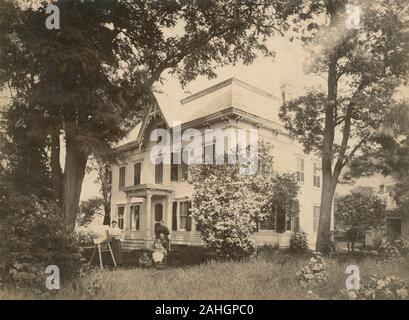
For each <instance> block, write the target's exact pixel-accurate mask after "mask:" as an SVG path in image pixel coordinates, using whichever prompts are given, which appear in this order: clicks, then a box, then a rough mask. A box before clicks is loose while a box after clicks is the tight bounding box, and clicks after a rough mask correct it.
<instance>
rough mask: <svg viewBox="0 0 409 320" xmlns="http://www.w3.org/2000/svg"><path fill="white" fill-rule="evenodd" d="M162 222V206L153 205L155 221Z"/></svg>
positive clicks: (159, 204)
mask: <svg viewBox="0 0 409 320" xmlns="http://www.w3.org/2000/svg"><path fill="white" fill-rule="evenodd" d="M162 220H163V206H162V203H157V204H155V221H156V222H160V221H162Z"/></svg>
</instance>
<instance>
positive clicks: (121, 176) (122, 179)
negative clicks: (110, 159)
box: [119, 167, 125, 188]
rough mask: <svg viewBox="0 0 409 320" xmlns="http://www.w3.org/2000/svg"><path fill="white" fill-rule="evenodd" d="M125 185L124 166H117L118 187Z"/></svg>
mask: <svg viewBox="0 0 409 320" xmlns="http://www.w3.org/2000/svg"><path fill="white" fill-rule="evenodd" d="M123 187H125V167H120V168H119V188H123Z"/></svg>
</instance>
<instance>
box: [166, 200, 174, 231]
mask: <svg viewBox="0 0 409 320" xmlns="http://www.w3.org/2000/svg"><path fill="white" fill-rule="evenodd" d="M172 208H173V207H172V199H171V197H170V195H169V196H168V198H167V199H166V226H167V227H168V229H169V231H172V210H173V209H172Z"/></svg>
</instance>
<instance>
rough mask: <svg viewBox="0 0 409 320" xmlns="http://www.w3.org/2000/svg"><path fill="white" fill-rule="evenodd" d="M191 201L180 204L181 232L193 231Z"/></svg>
mask: <svg viewBox="0 0 409 320" xmlns="http://www.w3.org/2000/svg"><path fill="white" fill-rule="evenodd" d="M191 207H192V202H191V201H184V202H179V230H186V231H191V230H192V216H191V212H190V209H191Z"/></svg>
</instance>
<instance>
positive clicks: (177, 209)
mask: <svg viewBox="0 0 409 320" xmlns="http://www.w3.org/2000/svg"><path fill="white" fill-rule="evenodd" d="M158 102H159V105H157V106H152V107H151V109H150V111H149V112H148V114H147V116H146V117H145V119H144V120H143V122H142V123H141V124H139V125H138V127H137V129H136V130H137V134H136V135H135V137H134V138H133V139H131V141H130V142H127V143H125V144H122V145H119V146H118V147H117V148H116V150H117V151H118V152H119V153H120V157H119V162H118V163H116V164H113V165H112V208H111V209H112V211H111V212H112V214H111V219H115V220H117V221H118V224H119V227H120V228H121V229H123V233H124V243H123V245H124V248H126V249H138V248H150V247H151V245H152V243H153V240H154V231H153V230H154V226H155V223H157V222H158V221H160V220H163V221H164V222H165V224H166V225H167V226H168V228H169V230H170V231H171V243H172V245H189V246H197V245H201V238H200V232H199V231H197V230H196V226H195V222H194V221H193V219H192V218H191V216H190V208H191V196H192V193H193V188H192V186H191V185H190V184H189V183H188V182H187V181H186V178H187V165H186V164H179V165H171V164H163V163H160V164H155V163H154V162H153V161H151V160H150V153H151V151H152V148H153V146H154V143H153V142H151V141H150V134H151V132H152V130H154V129H155V128H164V129H167V130H169V132H170V133H172V132H173V130H174V129H175V128H174V123H175V121H178V122H180V123H181V130H182V132H183V131H184V130H186V129H189V128H194V129H198V130H200V132H201V133H203V132H204V130H205V129H206V128H214V129H225V128H230V129H234V130H239V129H240V130H246V132H250V131H251V130H254V129H255V128H256V129H258V138H259V139H262V140H264V141H269V142H270V143H271V144H272V145H273V156H274V163H273V164H272V165H273V166H274V170H276V171H277V172H281V173H284V172H287V173H294V172H295V173H296V174H297V179H298V181H299V184H300V187H301V188H300V192H299V202H300V216H299V221H298V222H299V225H300V228H301V229H303V230H304V231H306V232H307V233H308V235H309V242H310V244H311V245H312V246H314V245H315V240H316V232H317V226H318V219H319V207H320V194H321V190H320V188H321V170H320V165H321V160H320V159H319V158H315V157H313V156H311V155H306V154H305V153H304V152H303V148H302V146H301V145H300V144H299V143H297V141H294V140H293V139H292V138H291V137H290V135H289V134H288V133H287V132H286V130H285V129H284V126H283V124H282V123H281V122H280V119H279V117H278V113H279V108H280V105H281V103H282V100H281V99H280V98H278V97H276V96H274V95H271V94H269V93H267V92H264V91H262V90H260V89H258V88H256V87H254V86H251V85H249V84H247V83H244V82H242V81H240V80H237V79H234V78H232V79H228V80H226V81H223V82H220V83H218V84H216V85H214V86H212V87H210V88H207V89H204V90H202V91H200V92H197V93H195V94H193V95H190V96H188V97H186V98H184V99H183V100H181V101H180V103H179V104H178V105H177V106H173V105H172V103H171V102H170V101H168V100H166V99H164V97H163V96H158ZM170 143H171V144H172V143H173V141H171V142H170ZM204 147H205V148H208V147H209V145H207V146H204ZM206 150H207V149H206ZM332 220H333V219H332ZM294 223H295V222H294V221H293V220H292V219H290V218H286V221H277V219H272V221H271V223H263V224H261V225H260V227H259V231H258V232H257V233H256V239H257V243H258V245H264V244H268V245H275V246H279V247H288V246H289V241H290V239H291V236H292V234H293V230H294ZM278 224H285V226H284V228H280V229H284V230H285V231H284V232H276V230H277V227H278ZM281 227H282V225H281Z"/></svg>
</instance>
